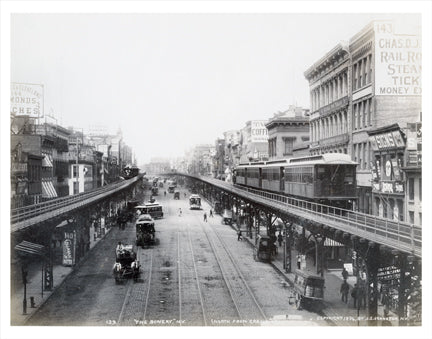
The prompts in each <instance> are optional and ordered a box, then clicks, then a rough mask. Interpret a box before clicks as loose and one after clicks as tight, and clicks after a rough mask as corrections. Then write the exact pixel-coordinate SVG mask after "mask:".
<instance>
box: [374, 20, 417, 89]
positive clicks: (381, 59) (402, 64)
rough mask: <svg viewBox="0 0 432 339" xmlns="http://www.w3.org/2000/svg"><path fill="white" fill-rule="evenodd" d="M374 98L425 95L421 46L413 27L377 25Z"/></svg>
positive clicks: (384, 23)
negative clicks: (422, 80) (380, 96)
mask: <svg viewBox="0 0 432 339" xmlns="http://www.w3.org/2000/svg"><path fill="white" fill-rule="evenodd" d="M374 25H375V26H374V30H375V95H421V94H422V82H421V72H422V61H421V59H422V45H421V35H420V32H419V28H418V27H416V26H415V24H414V23H409V22H399V21H398V22H396V21H377V22H375V24H374Z"/></svg>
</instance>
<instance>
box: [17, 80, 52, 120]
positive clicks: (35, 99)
mask: <svg viewBox="0 0 432 339" xmlns="http://www.w3.org/2000/svg"><path fill="white" fill-rule="evenodd" d="M43 100H44V95H43V85H36V84H20V83H16V82H12V83H11V102H10V112H11V115H12V116H28V117H30V118H41V117H42V116H43Z"/></svg>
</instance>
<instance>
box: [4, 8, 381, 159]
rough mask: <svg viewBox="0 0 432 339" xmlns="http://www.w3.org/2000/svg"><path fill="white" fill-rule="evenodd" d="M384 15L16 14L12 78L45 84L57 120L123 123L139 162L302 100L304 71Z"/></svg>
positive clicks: (80, 124) (82, 124) (305, 96)
mask: <svg viewBox="0 0 432 339" xmlns="http://www.w3.org/2000/svg"><path fill="white" fill-rule="evenodd" d="M384 17H386V16H384V15H382V14H380V15H373V14H14V15H12V17H11V81H12V82H19V83H35V84H43V85H44V91H45V100H44V107H45V113H48V114H54V116H55V117H56V119H57V121H58V122H59V123H60V124H62V125H63V126H74V127H77V128H84V130H85V131H86V130H87V129H88V128H89V126H91V125H99V126H105V127H106V128H107V129H108V132H111V133H114V132H116V131H117V130H118V128H119V127H120V128H121V129H122V131H123V134H124V140H125V142H126V143H127V144H129V145H130V146H132V148H133V150H134V152H135V154H136V157H137V159H138V163H139V164H142V163H145V162H147V161H149V159H150V158H151V157H156V156H157V157H160V156H162V157H174V156H182V155H183V154H184V151H185V150H187V149H189V148H190V147H192V146H193V145H196V144H199V143H211V144H214V141H215V139H216V138H217V137H219V136H221V135H222V133H223V132H224V131H226V130H231V129H240V128H242V127H243V126H244V124H245V122H246V121H248V120H255V119H257V120H261V119H268V118H270V117H271V116H272V115H273V114H274V113H275V112H277V111H283V110H286V109H287V108H288V106H289V105H291V104H297V105H299V106H302V107H305V108H309V107H310V102H309V87H308V83H307V81H306V80H305V78H304V76H303V73H304V71H305V70H306V69H307V68H308V67H310V66H311V65H312V64H313V63H314V62H316V61H317V60H318V59H320V58H321V57H322V56H323V55H324V54H325V53H326V52H328V51H329V50H330V49H332V48H333V47H334V46H335V45H336V44H337V43H338V42H340V41H341V40H349V38H350V37H352V36H353V35H354V34H355V33H357V32H358V31H359V30H360V29H362V28H363V27H364V26H365V25H366V24H368V23H369V22H370V21H371V20H372V19H374V18H384ZM48 121H50V119H48ZM51 121H54V120H51Z"/></svg>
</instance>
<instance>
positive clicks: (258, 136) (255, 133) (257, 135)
mask: <svg viewBox="0 0 432 339" xmlns="http://www.w3.org/2000/svg"><path fill="white" fill-rule="evenodd" d="M266 122H267V121H266V120H253V121H251V142H267V141H268V130H267V127H265V124H266Z"/></svg>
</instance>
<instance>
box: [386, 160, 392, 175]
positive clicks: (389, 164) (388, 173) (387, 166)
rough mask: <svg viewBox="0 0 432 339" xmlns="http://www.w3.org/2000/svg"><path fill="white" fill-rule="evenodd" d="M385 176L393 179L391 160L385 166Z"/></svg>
mask: <svg viewBox="0 0 432 339" xmlns="http://www.w3.org/2000/svg"><path fill="white" fill-rule="evenodd" d="M385 174H386V177H387V178H390V177H391V174H392V164H391V161H390V160H387V161H386V164H385Z"/></svg>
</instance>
